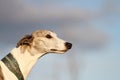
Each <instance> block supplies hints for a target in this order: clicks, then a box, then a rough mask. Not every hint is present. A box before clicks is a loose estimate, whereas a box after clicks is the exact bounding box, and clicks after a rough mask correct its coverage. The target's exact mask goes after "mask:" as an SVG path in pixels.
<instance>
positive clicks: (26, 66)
mask: <svg viewBox="0 0 120 80" xmlns="http://www.w3.org/2000/svg"><path fill="white" fill-rule="evenodd" d="M31 50H32V49H31ZM31 52H35V51H34V50H33V51H31ZM11 54H12V55H13V56H14V58H15V59H16V61H17V62H18V65H19V67H20V70H21V72H22V74H23V76H24V79H25V80H26V78H27V76H28V75H29V73H30V71H31V69H32V67H33V66H34V65H35V63H36V62H37V61H38V59H39V58H40V57H42V56H43V55H44V53H37V52H36V53H35V54H36V55H31V53H30V52H29V51H28V50H25V51H24V53H21V49H20V48H14V49H13V50H12V51H11Z"/></svg>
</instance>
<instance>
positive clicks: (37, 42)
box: [0, 30, 68, 80]
mask: <svg viewBox="0 0 120 80" xmlns="http://www.w3.org/2000/svg"><path fill="white" fill-rule="evenodd" d="M47 34H49V35H51V36H52V38H51V39H49V38H46V35H47ZM32 36H33V38H34V39H33V41H32V43H31V46H27V47H24V45H21V46H19V47H17V48H14V49H13V50H12V51H11V54H12V55H13V56H14V58H15V59H16V60H17V62H18V64H19V67H20V70H21V72H22V74H23V76H24V79H25V80H26V78H27V76H28V74H29V72H30V71H31V69H32V67H33V66H34V65H35V63H36V62H37V60H38V59H39V58H40V57H41V56H43V55H44V54H46V53H49V52H53V53H64V52H66V51H67V50H68V49H67V48H66V46H65V41H64V40H62V39H60V38H58V37H57V35H56V34H55V33H53V32H51V31H47V30H38V31H35V32H33V33H32ZM23 48H26V49H25V51H22V49H23ZM52 49H53V50H52ZM0 65H1V68H2V72H3V76H4V79H5V80H17V78H16V76H15V75H14V74H13V73H12V72H11V71H9V69H8V68H7V67H6V66H5V65H4V63H3V62H2V61H0Z"/></svg>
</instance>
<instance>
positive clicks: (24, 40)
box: [16, 35, 33, 47]
mask: <svg viewBox="0 0 120 80" xmlns="http://www.w3.org/2000/svg"><path fill="white" fill-rule="evenodd" d="M32 42H33V36H32V35H26V36H24V37H23V38H22V39H21V40H20V41H19V42H18V43H17V46H16V47H19V46H22V45H26V46H31V44H32Z"/></svg>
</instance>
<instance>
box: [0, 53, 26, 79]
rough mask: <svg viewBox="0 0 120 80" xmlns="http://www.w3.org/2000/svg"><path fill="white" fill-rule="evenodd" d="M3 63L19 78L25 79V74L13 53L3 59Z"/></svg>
mask: <svg viewBox="0 0 120 80" xmlns="http://www.w3.org/2000/svg"><path fill="white" fill-rule="evenodd" d="M2 61H3V63H4V64H5V65H6V66H7V67H8V69H9V70H10V71H11V72H12V73H13V74H14V75H15V76H16V77H17V78H18V80H24V77H23V74H22V72H21V70H20V68H19V64H18V62H17V61H16V59H15V58H14V57H13V55H12V54H11V53H9V54H8V55H7V56H6V57H5V58H3V59H2Z"/></svg>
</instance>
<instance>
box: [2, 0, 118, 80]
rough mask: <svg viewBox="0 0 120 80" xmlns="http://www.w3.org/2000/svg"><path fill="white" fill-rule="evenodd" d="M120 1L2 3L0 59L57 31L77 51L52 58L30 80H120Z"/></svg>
mask: <svg viewBox="0 0 120 80" xmlns="http://www.w3.org/2000/svg"><path fill="white" fill-rule="evenodd" d="M119 4H120V1H119V0H1V1H0V58H3V57H4V56H5V55H6V54H8V53H9V52H10V51H11V50H12V49H13V48H14V47H15V46H16V43H17V42H18V41H19V39H20V38H22V37H23V36H24V35H26V34H30V33H31V32H32V31H35V30H38V29H47V30H52V31H54V32H56V33H57V34H58V36H59V37H60V38H62V39H64V40H66V41H69V42H72V44H73V48H72V49H71V50H70V51H68V52H67V53H66V54H63V55H57V54H48V55H45V56H44V57H42V58H41V59H40V60H39V61H38V63H37V64H36V65H35V66H34V68H33V69H32V71H31V73H30V76H29V77H28V80H34V79H36V80H39V79H40V80H120V69H119V68H120V35H119V34H120V9H119V7H120V5H119Z"/></svg>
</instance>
